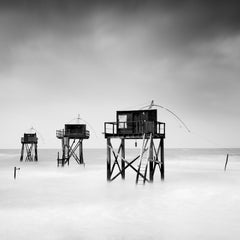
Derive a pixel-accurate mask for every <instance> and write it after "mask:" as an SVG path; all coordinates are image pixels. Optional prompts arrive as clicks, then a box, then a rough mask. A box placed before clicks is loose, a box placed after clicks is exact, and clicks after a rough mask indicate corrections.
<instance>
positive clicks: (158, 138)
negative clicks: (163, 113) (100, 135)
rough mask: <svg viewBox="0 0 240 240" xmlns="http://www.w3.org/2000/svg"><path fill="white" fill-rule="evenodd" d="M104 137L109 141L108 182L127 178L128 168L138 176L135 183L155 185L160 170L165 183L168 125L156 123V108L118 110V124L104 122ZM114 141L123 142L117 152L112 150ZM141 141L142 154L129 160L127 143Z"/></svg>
mask: <svg viewBox="0 0 240 240" xmlns="http://www.w3.org/2000/svg"><path fill="white" fill-rule="evenodd" d="M104 134H105V138H106V139H107V180H108V181H113V180H115V179H116V178H117V177H121V178H122V179H125V171H126V169H128V168H131V169H132V170H133V171H134V172H135V173H136V184H139V183H142V184H145V182H153V180H154V174H155V171H156V169H157V168H158V169H159V171H160V176H161V179H162V180H164V139H165V123H163V122H158V121H157V110H156V109H148V110H132V111H117V113H116V122H105V123H104ZM112 139H119V140H120V144H119V147H118V150H117V151H115V150H114V148H113V145H112V142H111V141H112ZM139 139H140V140H141V141H142V146H141V149H140V152H139V154H138V155H137V156H136V157H135V158H134V159H132V160H127V158H126V156H125V153H126V151H125V141H126V140H135V141H137V140H139ZM136 163H137V165H136Z"/></svg>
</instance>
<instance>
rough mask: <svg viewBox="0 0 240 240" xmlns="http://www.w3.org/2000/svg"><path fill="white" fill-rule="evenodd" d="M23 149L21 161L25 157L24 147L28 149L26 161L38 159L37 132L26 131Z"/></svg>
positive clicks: (23, 138)
mask: <svg viewBox="0 0 240 240" xmlns="http://www.w3.org/2000/svg"><path fill="white" fill-rule="evenodd" d="M21 143H22V149H21V156H20V161H23V158H24V149H25V150H26V158H25V161H31V162H32V161H38V152H37V144H38V138H37V134H36V133H24V135H23V137H22V138H21Z"/></svg>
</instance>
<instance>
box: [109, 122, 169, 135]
mask: <svg viewBox="0 0 240 240" xmlns="http://www.w3.org/2000/svg"><path fill="white" fill-rule="evenodd" d="M104 133H105V135H108V134H110V135H119V134H120V135H121V134H124V133H125V134H128V133H129V134H143V133H154V134H158V135H163V136H164V135H165V123H163V122H157V121H127V122H105V123H104Z"/></svg>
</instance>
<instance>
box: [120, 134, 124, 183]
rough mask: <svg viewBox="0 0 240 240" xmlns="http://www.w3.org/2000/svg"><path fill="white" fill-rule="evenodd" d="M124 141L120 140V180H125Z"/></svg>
mask: <svg viewBox="0 0 240 240" xmlns="http://www.w3.org/2000/svg"><path fill="white" fill-rule="evenodd" d="M124 159H125V139H124V138H122V139H121V167H122V179H125V161H124Z"/></svg>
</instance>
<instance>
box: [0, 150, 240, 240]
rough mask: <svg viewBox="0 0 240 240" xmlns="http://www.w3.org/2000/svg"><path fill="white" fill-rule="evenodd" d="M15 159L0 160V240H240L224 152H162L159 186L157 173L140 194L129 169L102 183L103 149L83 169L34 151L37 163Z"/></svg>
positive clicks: (239, 196) (232, 166)
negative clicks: (163, 170) (163, 160)
mask: <svg viewBox="0 0 240 240" xmlns="http://www.w3.org/2000/svg"><path fill="white" fill-rule="evenodd" d="M232 151H233V150H232ZM234 151H235V152H238V150H237V149H235V150H234ZM18 152H19V151H17V150H1V152H0V153H1V154H0V196H1V197H0V212H1V214H0V222H1V225H0V239H2V240H12V239H18V240H28V239H35V240H63V239H68V240H75V239H131V240H132V239H171V240H174V239H178V240H179V239H184V240H185V239H191V240H192V239H196V240H203V239H209V240H212V239H218V240H219V239H224V240H225V239H231V240H235V239H236V240H237V239H239V237H240V228H239V222H240V214H239V213H240V205H239V202H240V191H239V185H240V174H239V173H240V157H239V156H235V157H230V158H229V163H228V168H227V171H226V172H224V171H223V168H224V163H225V157H226V155H225V151H224V150H221V149H218V150H217V149H216V150H211V149H210V150H190V149H188V150H187V149H185V150H184V149H182V150H180V149H167V150H166V179H165V181H164V182H161V181H160V176H159V174H158V172H156V175H155V181H154V183H152V184H146V185H145V186H142V185H137V186H136V185H135V173H134V172H133V171H131V169H128V171H126V180H125V181H122V180H120V179H118V180H116V181H113V182H111V183H108V182H107V181H106V166H105V160H106V152H105V150H103V149H102V150H96V149H87V150H85V161H86V167H85V168H83V167H82V166H79V165H77V164H76V163H75V162H74V161H73V160H72V161H70V166H69V167H66V166H65V167H64V168H61V167H60V168H57V166H56V155H57V150H40V153H39V162H38V163H30V162H23V163H20V162H19V156H20V153H19V154H18ZM132 154H134V153H132ZM130 155H131V154H130ZM14 166H18V167H20V168H21V169H20V170H19V171H18V172H17V179H16V180H14V179H13V167H14Z"/></svg>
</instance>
